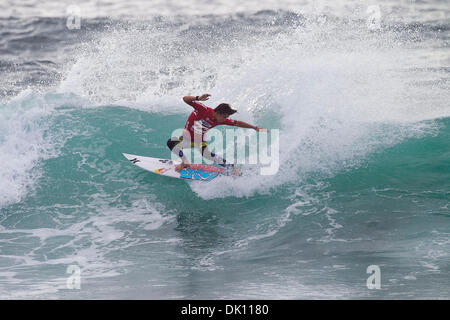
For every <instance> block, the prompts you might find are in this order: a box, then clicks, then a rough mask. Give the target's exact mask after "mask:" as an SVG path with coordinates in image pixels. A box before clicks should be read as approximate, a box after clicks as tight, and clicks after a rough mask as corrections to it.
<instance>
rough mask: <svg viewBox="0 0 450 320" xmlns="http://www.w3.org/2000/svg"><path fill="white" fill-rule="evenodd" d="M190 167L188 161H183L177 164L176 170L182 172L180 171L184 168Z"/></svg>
mask: <svg viewBox="0 0 450 320" xmlns="http://www.w3.org/2000/svg"><path fill="white" fill-rule="evenodd" d="M188 167H189V164H188V163H184V162H182V163H180V164H179V165H177V166H176V167H175V171H176V172H180V171H181V170H183V169H184V168H188Z"/></svg>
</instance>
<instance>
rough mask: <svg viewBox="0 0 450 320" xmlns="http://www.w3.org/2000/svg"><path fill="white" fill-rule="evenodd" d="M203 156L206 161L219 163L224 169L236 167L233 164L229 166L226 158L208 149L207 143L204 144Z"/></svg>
mask: <svg viewBox="0 0 450 320" xmlns="http://www.w3.org/2000/svg"><path fill="white" fill-rule="evenodd" d="M202 156H203V158H205V159H208V160H211V161H214V163H217V164H218V165H219V166H222V167H228V166H230V167H232V166H234V165H233V164H227V161H226V160H225V159H224V158H222V157H221V156H219V155H217V154H215V153H214V152H211V151H210V150H209V149H208V145H207V144H206V142H203V143H202Z"/></svg>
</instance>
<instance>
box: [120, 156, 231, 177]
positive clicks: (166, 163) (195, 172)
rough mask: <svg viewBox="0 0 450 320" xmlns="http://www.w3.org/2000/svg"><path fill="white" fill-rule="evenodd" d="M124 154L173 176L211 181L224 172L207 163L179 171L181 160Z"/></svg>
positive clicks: (140, 164) (143, 167)
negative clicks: (176, 167)
mask: <svg viewBox="0 0 450 320" xmlns="http://www.w3.org/2000/svg"><path fill="white" fill-rule="evenodd" d="M123 155H124V157H125V158H127V159H128V160H129V161H130V162H131V163H133V164H135V165H136V166H138V167H140V168H142V169H144V170H147V171H150V172H152V173H156V174H159V175H162V176H166V177H171V178H177V179H189V180H200V181H211V180H212V179H214V178H216V177H217V176H218V175H220V174H221V173H223V172H224V170H223V169H221V168H218V167H215V166H208V165H205V164H191V165H190V166H189V168H186V169H183V170H181V171H180V172H177V171H175V166H176V165H178V164H180V163H181V161H172V160H169V159H159V158H152V157H144V156H137V155H134V154H127V153H123Z"/></svg>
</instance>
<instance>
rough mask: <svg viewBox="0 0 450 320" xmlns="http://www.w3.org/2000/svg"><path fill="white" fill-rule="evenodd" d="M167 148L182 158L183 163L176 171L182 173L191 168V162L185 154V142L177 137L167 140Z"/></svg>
mask: <svg viewBox="0 0 450 320" xmlns="http://www.w3.org/2000/svg"><path fill="white" fill-rule="evenodd" d="M167 146H168V147H169V149H170V151H172V152H173V153H175V154H176V155H177V156H179V157H180V158H181V163H180V164H179V165H177V166H176V167H175V170H176V171H180V170H181V169H183V168H186V167H187V166H189V161H188V159H187V158H186V156H185V155H184V153H183V140H182V139H180V138H177V137H172V138H170V139H169V140H167Z"/></svg>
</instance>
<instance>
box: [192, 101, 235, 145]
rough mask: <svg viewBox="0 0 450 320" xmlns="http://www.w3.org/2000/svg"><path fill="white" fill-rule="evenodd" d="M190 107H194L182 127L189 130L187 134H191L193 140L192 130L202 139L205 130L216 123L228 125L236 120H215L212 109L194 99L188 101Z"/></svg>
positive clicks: (231, 124)
mask: <svg viewBox="0 0 450 320" xmlns="http://www.w3.org/2000/svg"><path fill="white" fill-rule="evenodd" d="M188 104H189V105H191V106H192V107H194V109H195V110H194V111H193V112H192V113H191V114H190V116H189V118H188V119H187V121H186V125H185V126H184V129H186V130H187V131H189V134H190V135H191V141H193V140H194V132H195V134H198V135H200V134H201V136H202V141H203V138H204V135H205V133H206V131H208V130H209V129H211V128H214V127H215V126H218V125H222V124H225V125H228V126H235V125H236V122H237V120H231V119H228V118H227V119H225V121H224V122H217V121H215V120H213V112H214V110H213V109H211V108H208V107H207V106H205V105H204V104H202V103H200V102H196V101H191V102H189V103H188Z"/></svg>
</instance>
